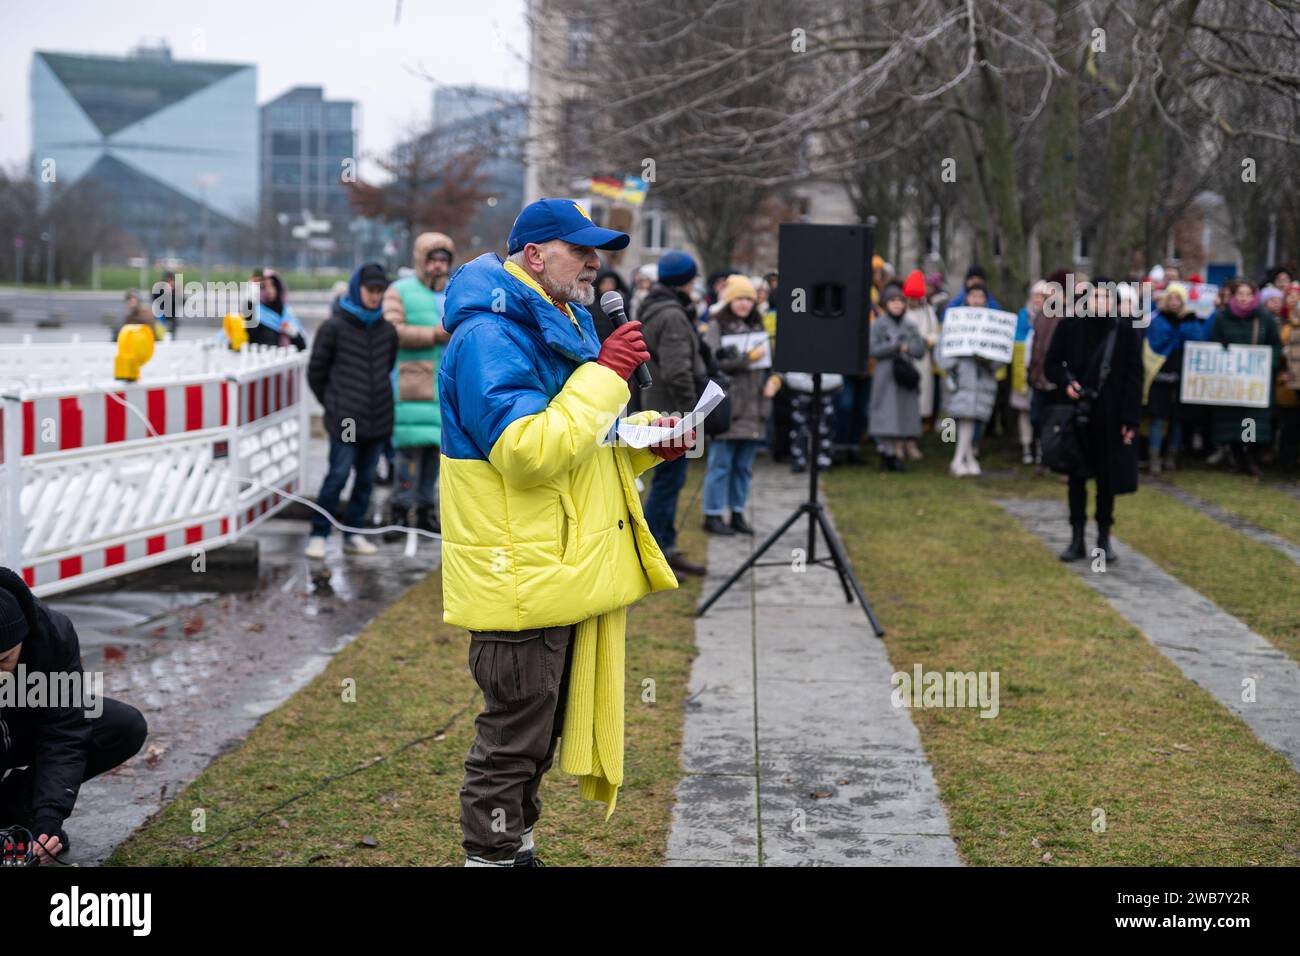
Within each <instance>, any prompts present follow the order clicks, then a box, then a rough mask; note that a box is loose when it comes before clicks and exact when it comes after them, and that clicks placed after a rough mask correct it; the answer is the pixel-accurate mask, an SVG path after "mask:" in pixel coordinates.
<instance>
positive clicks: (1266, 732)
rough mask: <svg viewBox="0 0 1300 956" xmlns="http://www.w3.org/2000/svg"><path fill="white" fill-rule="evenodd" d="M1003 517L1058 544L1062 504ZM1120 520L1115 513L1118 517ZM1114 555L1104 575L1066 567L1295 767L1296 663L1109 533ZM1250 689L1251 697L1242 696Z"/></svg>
mask: <svg viewBox="0 0 1300 956" xmlns="http://www.w3.org/2000/svg"><path fill="white" fill-rule="evenodd" d="M1000 504H1001V505H1002V507H1003V508H1005V509H1006V510H1007V511H1008V512H1009V513H1010V514H1012V515H1013V516H1014V517H1015V518H1016V519H1018V520H1019V521H1020V522H1021V524H1023V525H1024V526H1025V527H1026V528H1027V529H1028V530H1029V531H1031V532H1033V533H1034V534H1035V535H1037V536H1038V537H1039V538H1041V539H1042V540H1043V541H1044V542H1045V543H1046V544H1047V546H1048V547H1049V548H1050V549H1051V550H1052V551H1058V550H1060V549H1062V548H1064V547H1065V545H1066V544H1067V543H1068V539H1069V524H1068V518H1067V512H1066V507H1065V504H1064V503H1063V502H1055V501H1020V500H1017V501H1003V502H1000ZM1119 517H1120V520H1122V519H1123V514H1122V513H1121V514H1120V516H1119ZM1111 543H1112V545H1113V547H1114V550H1115V553H1116V557H1117V560H1116V561H1115V562H1113V563H1112V564H1111V565H1110V566H1109V567H1108V568H1107V569H1106V571H1105V572H1094V571H1092V562H1091V561H1088V560H1085V561H1076V562H1074V563H1073V564H1071V565H1069V567H1071V568H1072V569H1073V570H1074V571H1075V573H1077V574H1078V575H1079V576H1080V577H1081V578H1083V580H1084V581H1085V582H1087V584H1088V585H1089V586H1090V587H1092V588H1093V589H1094V590H1095V591H1097V592H1098V593H1099V594H1101V595H1102V596H1103V597H1104V598H1106V600H1107V601H1109V602H1110V604H1111V605H1112V606H1113V607H1114V608H1115V609H1116V610H1117V611H1119V612H1120V614H1122V615H1123V616H1124V617H1125V619H1127V620H1128V621H1129V622H1130V623H1131V624H1132V625H1133V626H1134V627H1136V628H1138V630H1140V631H1141V632H1142V633H1143V634H1144V635H1146V638H1147V640H1149V641H1150V642H1151V643H1152V644H1154V645H1155V646H1156V648H1158V649H1159V651H1160V652H1161V653H1162V654H1164V655H1165V657H1167V658H1169V660H1171V661H1173V663H1174V664H1175V665H1176V666H1177V667H1178V669H1179V670H1180V671H1182V672H1183V675H1184V676H1186V677H1187V679H1188V680H1190V681H1192V682H1193V683H1194V684H1196V685H1197V686H1198V687H1202V688H1204V689H1205V690H1207V691H1209V693H1210V694H1212V695H1213V696H1214V698H1215V700H1217V701H1218V702H1219V703H1220V704H1222V705H1223V706H1224V707H1226V708H1227V709H1228V710H1230V711H1232V713H1234V714H1236V715H1237V716H1238V717H1240V718H1241V719H1242V720H1243V721H1245V723H1246V725H1247V726H1248V727H1250V729H1251V730H1252V731H1254V733H1255V735H1256V736H1257V737H1258V738H1259V739H1260V740H1261V741H1263V742H1264V743H1265V744H1267V745H1268V746H1270V747H1272V748H1273V749H1274V750H1276V751H1277V752H1278V753H1280V754H1282V755H1283V756H1284V757H1286V758H1287V760H1289V761H1290V762H1291V765H1292V766H1293V767H1295V768H1296V769H1297V770H1300V667H1297V666H1296V664H1295V662H1294V661H1292V660H1291V659H1290V658H1289V657H1287V656H1286V655H1285V654H1283V653H1282V652H1281V651H1280V650H1278V649H1277V648H1276V647H1274V646H1273V645H1272V644H1271V643H1269V642H1268V640H1266V639H1265V638H1263V637H1261V636H1260V635H1259V634H1256V633H1255V632H1254V631H1252V630H1251V629H1250V628H1249V627H1247V626H1246V625H1245V624H1243V623H1242V622H1241V621H1239V620H1238V619H1237V618H1235V617H1233V616H1232V615H1231V614H1229V613H1227V612H1226V611H1224V610H1223V609H1222V608H1220V607H1219V606H1218V605H1217V604H1215V603H1214V602H1213V601H1211V600H1210V599H1209V598H1206V597H1205V596H1204V595H1202V594H1200V593H1199V592H1197V591H1195V590H1193V589H1192V588H1189V587H1187V585H1185V584H1183V583H1182V582H1181V581H1179V580H1178V579H1177V578H1175V577H1173V576H1172V575H1170V574H1168V573H1166V572H1165V571H1164V570H1162V569H1161V568H1160V567H1158V566H1157V565H1156V564H1155V563H1154V562H1152V561H1150V560H1149V559H1147V558H1145V557H1143V556H1142V555H1141V554H1139V553H1137V552H1136V551H1134V550H1133V549H1132V548H1129V547H1128V546H1127V545H1125V544H1124V543H1123V541H1122V540H1119V539H1117V538H1114V537H1112V539H1111ZM1252 686H1253V691H1254V700H1243V697H1244V696H1248V695H1247V693H1246V691H1247V689H1248V688H1250V687H1252Z"/></svg>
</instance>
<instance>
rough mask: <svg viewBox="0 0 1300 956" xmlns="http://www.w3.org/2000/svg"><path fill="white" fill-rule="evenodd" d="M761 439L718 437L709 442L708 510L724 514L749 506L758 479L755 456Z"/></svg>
mask: <svg viewBox="0 0 1300 956" xmlns="http://www.w3.org/2000/svg"><path fill="white" fill-rule="evenodd" d="M760 444H761V443H760V442H758V441H749V440H746V439H739V440H736V441H732V440H729V439H719V438H715V439H714V440H713V441H712V442H711V443H710V444H709V467H708V470H707V471H706V472H705V473H704V513H705V514H706V515H719V516H720V515H721V514H722V513H723V512H724V511H727V510H728V509H730V510H731V513H732V514H739V513H740V512H742V511H744V510H745V502H746V501H747V500H748V499H749V486H750V483H751V482H752V481H753V480H754V456H755V455H756V454H758V446H759V445H760Z"/></svg>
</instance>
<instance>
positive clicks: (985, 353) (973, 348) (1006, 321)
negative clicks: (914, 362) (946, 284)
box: [939, 305, 1016, 364]
mask: <svg viewBox="0 0 1300 956" xmlns="http://www.w3.org/2000/svg"><path fill="white" fill-rule="evenodd" d="M1015 342H1016V314H1015V313H1014V312H1003V311H1001V310H1000V309H985V308H977V307H976V306H971V305H959V306H955V307H954V308H951V309H949V310H948V311H947V312H945V313H944V314H943V335H942V337H941V338H940V340H939V350H940V353H939V354H940V355H948V356H957V357H960V356H963V355H978V356H980V357H982V358H986V359H990V360H991V361H994V362H1002V363H1004V364H1006V363H1010V361H1011V353H1012V352H1013V351H1014V350H1015Z"/></svg>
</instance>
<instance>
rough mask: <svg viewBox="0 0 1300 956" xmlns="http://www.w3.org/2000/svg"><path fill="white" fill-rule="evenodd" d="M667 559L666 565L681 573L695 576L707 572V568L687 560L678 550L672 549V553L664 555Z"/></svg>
mask: <svg viewBox="0 0 1300 956" xmlns="http://www.w3.org/2000/svg"><path fill="white" fill-rule="evenodd" d="M664 557H665V558H666V559H667V561H668V567H670V568H672V569H673V570H674V571H680V572H681V573H682V574H694V575H696V576H697V577H699V576H703V575H705V574H707V573H708V571H709V569H708V568H706V567H705V566H704V565H702V564H696V563H695V562H694V561H691V560H689V559H688V558H687V557H685V556H684V555H683V554H682V553H681V552H680V551H674V552H673V553H672V554H668V555H665V556H664Z"/></svg>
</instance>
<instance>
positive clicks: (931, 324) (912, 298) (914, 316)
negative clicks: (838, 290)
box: [903, 269, 942, 461]
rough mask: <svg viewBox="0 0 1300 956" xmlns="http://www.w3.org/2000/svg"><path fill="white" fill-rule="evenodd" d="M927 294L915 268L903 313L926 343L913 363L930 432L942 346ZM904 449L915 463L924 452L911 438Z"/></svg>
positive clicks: (923, 422)
mask: <svg viewBox="0 0 1300 956" xmlns="http://www.w3.org/2000/svg"><path fill="white" fill-rule="evenodd" d="M925 291H926V288H925V276H923V275H922V274H921V270H920V269H913V270H912V271H911V272H910V273H908V275H907V281H906V282H904V283H903V298H904V299H906V300H907V310H906V311H905V312H904V313H903V317H904V318H905V319H907V320H908V321H909V322H911V323H912V324H913V325H915V326H916V330H917V331H918V332H920V333H921V339H922V340H923V341H924V342H925V354H924V355H922V356H921V357H920V358H918V359H913V360H912V364H913V365H915V366H916V370H917V371H918V372H920V373H921V388H920V395H919V401H918V404H919V405H920V408H921V426H922V429H923V430H928V429H929V427H930V423H931V422H932V421H933V419H934V413H935V412H936V411H937V410H938V409H937V408H936V406H937V404H938V403H937V402H936V401H935V376H934V360H933V358H932V352H933V350H934V347H935V346H936V345H938V344H939V332H940V331H942V326H940V325H939V316H938V315H937V314H936V313H935V311H934V306H932V305H931V304H930V302H929V301H928V300H927V299H926V297H925ZM904 447H905V448H906V450H907V457H909V458H911V459H912V460H913V461H920V460H921V449H920V447H919V446H918V445H917V443H916V441H915V439H909V440H908V441H907V442H906V444H905V446H904Z"/></svg>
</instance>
